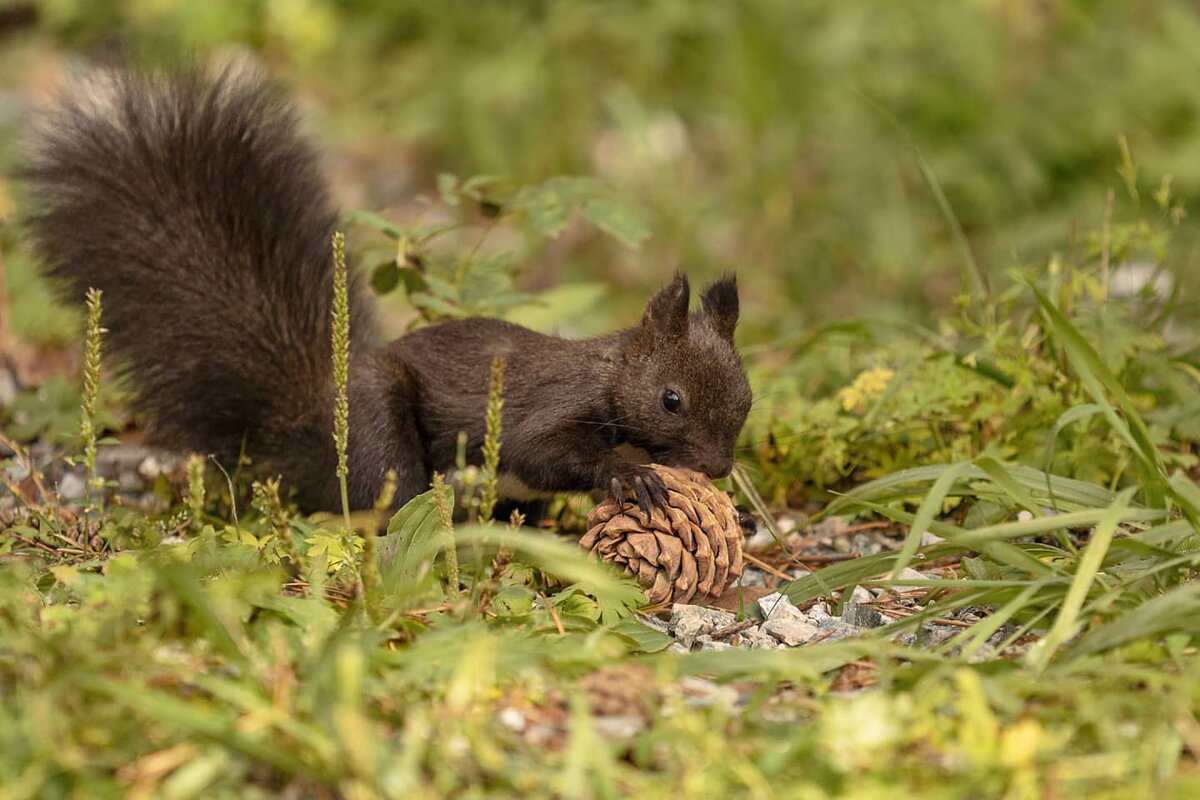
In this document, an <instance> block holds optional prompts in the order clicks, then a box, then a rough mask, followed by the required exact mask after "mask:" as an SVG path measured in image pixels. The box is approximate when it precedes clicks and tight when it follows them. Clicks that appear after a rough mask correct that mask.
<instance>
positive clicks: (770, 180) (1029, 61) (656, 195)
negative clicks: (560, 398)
mask: <svg viewBox="0 0 1200 800" xmlns="http://www.w3.org/2000/svg"><path fill="white" fill-rule="evenodd" d="M0 9H3V10H4V12H5V13H4V15H3V16H4V18H5V19H7V20H8V22H7V23H6V24H5V27H4V28H3V32H2V33H0V36H2V37H3V38H2V39H0V74H2V76H3V77H2V79H0V84H2V88H3V90H4V93H5V94H4V100H3V111H2V112H0V159H2V161H0V163H2V165H3V167H4V168H5V170H6V171H8V169H9V168H11V167H13V166H15V164H16V163H17V161H18V155H17V152H16V146H15V144H14V142H15V139H16V135H17V133H18V130H19V128H20V125H21V122H22V118H23V112H24V107H25V104H27V103H28V102H30V100H31V98H36V97H37V96H38V95H39V94H40V93H44V92H45V91H46V89H47V87H48V85H50V84H52V82H53V79H54V78H55V77H56V75H57V74H58V73H59V72H60V71H61V70H62V68H63V65H64V62H68V63H69V60H65V59H63V58H62V56H63V55H64V54H69V55H70V57H72V58H73V57H75V56H77V55H79V54H88V53H94V52H100V51H102V50H103V49H104V48H106V47H110V46H112V45H114V44H116V45H121V46H130V45H132V46H135V47H137V48H138V49H141V50H145V51H150V52H161V53H166V54H172V55H177V54H178V53H181V52H185V53H186V52H193V53H197V54H201V55H207V54H211V53H219V52H220V51H228V50H233V49H249V50H252V51H254V52H256V53H257V54H258V55H259V56H260V57H261V60H262V61H263V62H264V63H265V64H266V65H267V66H268V68H269V69H270V70H271V71H272V72H273V73H274V74H275V75H276V76H277V77H278V78H279V79H280V80H282V81H283V82H284V83H286V84H287V85H288V86H289V87H290V88H291V89H292V90H293V91H295V92H296V93H297V94H298V96H299V97H300V98H301V102H302V105H303V108H304V113H305V117H306V120H307V121H308V123H309V124H310V126H311V127H312V128H313V129H314V130H315V131H316V132H317V134H318V136H319V138H320V139H321V140H322V143H323V145H325V146H326V147H327V148H328V149H329V152H330V157H329V168H330V174H331V176H332V177H333V179H334V180H335V181H336V183H337V184H338V186H339V199H340V200H341V202H342V204H343V205H344V206H346V207H362V208H369V209H376V210H381V209H382V210H389V209H396V208H403V206H404V204H405V203H406V202H408V201H410V200H411V198H412V197H414V196H415V195H417V194H418V193H421V192H429V191H431V190H432V189H433V187H434V185H435V181H436V176H437V175H438V174H439V173H441V172H452V173H455V174H459V175H464V176H466V175H474V174H501V175H505V176H508V177H511V178H512V179H514V180H515V181H518V182H522V183H527V182H537V181H541V180H543V179H545V178H547V177H549V176H553V175H556V174H584V175H595V176H597V177H600V178H601V179H603V180H605V181H606V182H608V183H609V184H611V185H613V186H614V187H615V188H616V189H617V190H618V191H619V192H620V193H621V195H622V196H623V197H625V198H627V199H629V200H630V201H631V202H633V203H635V204H636V205H637V206H638V207H640V209H641V212H642V214H643V219H644V221H645V224H646V225H647V227H648V229H649V230H650V231H651V236H650V238H649V239H648V240H647V241H646V242H645V243H644V245H643V247H642V248H641V250H640V252H632V251H628V250H626V249H625V248H622V247H621V246H620V245H619V244H616V243H613V242H611V241H609V240H606V239H604V238H603V237H601V236H598V235H595V234H594V233H592V232H590V231H583V232H578V233H576V234H575V235H572V233H573V232H572V230H568V231H567V232H566V233H565V234H564V236H562V237H560V239H561V241H559V242H555V243H553V244H552V245H551V246H549V247H546V248H543V249H542V250H540V251H538V252H527V253H523V257H524V258H525V259H526V261H527V275H526V278H525V280H526V284H527V286H528V287H529V288H545V287H547V286H550V285H556V284H561V283H563V282H567V281H599V282H602V283H605V284H609V285H611V286H613V287H618V286H619V287H627V289H628V291H626V292H625V293H622V294H618V295H617V297H619V298H625V300H624V302H625V304H626V305H628V306H632V304H634V303H636V302H638V301H640V300H641V299H642V297H643V296H644V293H645V291H646V290H647V289H648V288H649V287H651V286H653V285H655V284H658V283H659V282H661V281H662V280H664V279H665V278H666V277H667V276H669V274H670V273H671V272H672V271H673V270H675V269H686V270H688V271H689V272H691V273H693V274H695V275H697V276H699V277H701V278H708V277H712V276H714V275H716V274H718V273H720V272H722V271H726V270H736V271H737V272H738V274H739V276H740V277H741V278H742V281H743V284H744V286H745V303H746V306H747V312H746V318H747V321H748V325H747V326H746V327H747V329H746V330H745V331H744V332H743V336H744V337H745V338H748V339H749V340H751V341H755V340H763V339H765V338H768V337H772V336H779V335H786V334H789V333H793V332H795V331H800V330H803V329H804V328H806V327H808V326H811V325H813V324H814V323H817V322H821V321H829V320H836V319H842V318H846V317H848V316H852V315H870V316H873V317H876V318H879V317H897V318H901V319H921V318H923V317H925V316H926V315H930V314H937V313H943V312H945V311H948V310H950V309H952V305H951V303H952V301H953V299H954V297H955V296H956V295H958V294H959V293H960V292H961V291H962V288H963V286H964V283H963V281H964V279H965V278H964V276H965V271H964V263H965V259H966V256H965V254H964V251H963V248H962V246H961V243H959V242H958V241H956V237H955V235H954V229H953V226H954V223H953V221H952V217H953V218H956V219H957V223H958V224H960V225H961V228H962V230H963V231H964V233H965V235H966V239H967V241H968V242H969V247H970V250H971V251H972V252H973V254H974V256H975V258H977V259H978V261H979V263H980V264H981V265H982V268H983V269H984V270H985V271H986V272H987V273H988V275H989V276H990V277H991V278H992V279H993V281H995V282H997V283H998V284H1002V283H1003V281H1004V275H1005V272H1006V270H1008V269H1009V268H1010V267H1013V266H1016V265H1031V264H1032V265H1038V264H1043V265H1044V264H1045V263H1046V261H1047V259H1048V257H1049V255H1050V254H1051V253H1052V252H1055V251H1057V250H1066V249H1069V248H1070V247H1072V246H1073V245H1074V244H1076V243H1075V242H1074V241H1073V236H1075V234H1074V232H1075V231H1077V230H1093V229H1097V228H1099V227H1100V224H1101V220H1102V217H1103V215H1104V208H1105V197H1106V192H1107V190H1108V188H1110V187H1113V186H1121V185H1122V178H1121V176H1120V175H1119V174H1118V169H1119V168H1120V166H1121V164H1122V151H1121V146H1120V145H1119V141H1120V139H1121V137H1124V138H1125V140H1126V141H1127V142H1128V146H1129V150H1130V152H1131V153H1132V156H1133V158H1134V160H1135V162H1136V164H1137V169H1138V175H1137V178H1136V182H1137V183H1138V184H1141V185H1142V191H1141V193H1140V199H1134V198H1133V197H1132V195H1131V194H1129V193H1128V192H1124V191H1122V192H1119V193H1118V194H1117V208H1116V210H1115V214H1116V215H1117V217H1118V218H1120V216H1121V215H1122V214H1123V213H1125V212H1126V211H1128V209H1127V208H1125V207H1126V206H1130V205H1136V204H1138V203H1139V202H1140V203H1141V204H1142V205H1143V206H1145V205H1147V204H1149V195H1150V193H1151V192H1152V191H1153V190H1154V189H1155V188H1157V187H1159V186H1160V185H1161V183H1160V182H1161V181H1162V180H1163V179H1164V177H1167V176H1169V180H1170V187H1171V190H1172V196H1173V198H1174V199H1175V200H1176V201H1181V202H1182V205H1183V206H1184V207H1185V208H1186V207H1187V206H1188V205H1189V204H1190V201H1193V200H1194V199H1195V198H1196V197H1197V195H1200V81H1197V76H1200V9H1198V8H1197V5H1196V4H1195V3H1194V2H1183V1H1182V0H1180V1H1179V2H1172V1H1170V0H1156V1H1155V2H1137V1H1136V0H1118V1H1115V2H1114V1H1111V0H1110V1H1107V2H1106V1H1104V0H1100V1H1099V2H1096V1H1094V0H1092V1H1088V2H1084V1H1083V0H1010V1H1009V2H1000V0H963V2H950V3H941V2H932V3H931V2H928V0H886V1H885V0H880V1H879V2H861V3H825V2H809V1H807V0H745V1H744V2H720V3H712V2H694V1H692V0H658V1H657V2H653V3H646V2H641V1H640V0H639V1H638V2H633V1H621V0H605V2H598V1H593V0H506V1H505V2H478V0H472V1H471V2H460V1H458V0H445V1H443V2H428V1H427V0H399V1H398V2H388V3H377V2H366V0H340V1H338V2H335V1H334V0H206V2H192V1H191V0H41V2H35V3H32V4H30V3H22V2H15V1H14V0H0ZM0 188H4V187H0ZM939 190H940V191H941V192H944V195H945V199H946V208H948V209H949V210H950V212H951V214H947V213H946V208H942V207H941V206H939V202H938V199H937V192H938V191H939ZM4 194H5V195H6V196H7V197H6V199H4V200H0V203H3V208H4V209H5V215H6V216H11V213H10V212H11V208H12V207H13V206H14V205H15V204H16V203H15V198H16V197H17V195H18V194H19V192H18V190H17V189H16V188H14V187H13V186H12V185H11V182H10V183H9V184H8V185H7V188H6V191H5V192H4ZM1195 234H1196V230H1195V226H1194V224H1193V223H1192V222H1191V221H1189V220H1185V221H1184V223H1183V225H1182V226H1181V228H1180V230H1179V233H1178V235H1176V236H1174V237H1173V238H1172V247H1173V248H1175V249H1176V250H1177V251H1179V252H1180V253H1182V255H1181V256H1179V257H1177V258H1173V259H1172V264H1173V268H1175V269H1184V268H1186V266H1187V265H1189V264H1192V263H1194V259H1191V258H1190V253H1191V250H1192V248H1193V247H1194V245H1195V242H1196V235H1195ZM5 239H6V245H7V246H8V248H9V249H10V250H11V249H13V241H12V239H13V235H12V233H11V231H9V232H6V234H5ZM9 260H10V261H18V262H19V261H20V257H19V255H17V256H12V257H11V258H10V259H9ZM1181 265H1182V266H1181ZM14 269H15V268H14ZM10 280H13V281H14V282H15V283H16V284H17V285H16V286H15V287H14V290H16V291H17V293H18V295H19V292H20V290H21V288H22V281H21V278H20V276H19V275H18V276H17V277H16V278H15V279H10ZM18 299H19V297H18ZM598 308H599V309H600V310H599V311H592V312H586V311H584V312H583V313H584V318H583V319H582V320H577V321H576V324H577V325H578V326H579V327H580V328H582V329H594V328H597V327H603V326H605V325H607V324H611V321H612V320H610V319H607V318H603V317H604V316H605V315H611V314H613V313H614V312H613V311H612V307H611V306H610V305H604V304H601V305H600V306H598ZM620 308H621V311H620V317H621V319H622V320H623V321H628V318H629V315H630V313H631V312H630V311H629V310H628V309H627V308H626V307H625V306H621V307H620ZM573 312H574V310H573ZM14 313H15V314H17V316H20V312H19V309H14ZM589 313H590V314H592V315H593V316H597V318H596V319H591V318H590V317H588V316H587V315H588V314H589ZM29 324H31V325H33V324H34V323H33V322H30V323H29ZM35 327H36V326H35Z"/></svg>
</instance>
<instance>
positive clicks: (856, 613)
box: [842, 603, 887, 628]
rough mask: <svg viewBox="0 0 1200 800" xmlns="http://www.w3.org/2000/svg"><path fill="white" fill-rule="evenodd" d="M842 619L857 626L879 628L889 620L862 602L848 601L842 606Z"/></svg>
mask: <svg viewBox="0 0 1200 800" xmlns="http://www.w3.org/2000/svg"><path fill="white" fill-rule="evenodd" d="M842 621H843V622H845V623H846V624H847V625H853V626H855V627H856V628H878V627H880V626H882V625H883V624H884V623H885V622H886V621H887V620H885V619H884V618H883V614H880V613H879V612H878V611H876V610H875V609H874V608H871V607H870V606H867V605H863V604H862V603H846V604H845V605H844V606H842Z"/></svg>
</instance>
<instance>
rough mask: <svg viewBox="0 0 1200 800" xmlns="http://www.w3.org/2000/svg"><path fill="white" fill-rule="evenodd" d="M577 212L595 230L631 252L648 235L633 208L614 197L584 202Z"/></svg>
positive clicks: (638, 247) (639, 246)
mask: <svg viewBox="0 0 1200 800" xmlns="http://www.w3.org/2000/svg"><path fill="white" fill-rule="evenodd" d="M579 212H580V213H581V214H583V216H585V217H586V218H587V219H588V220H589V221H590V222H591V223H592V224H593V225H595V226H596V227H597V228H599V229H600V230H602V231H604V232H605V233H607V234H608V235H609V236H612V237H613V238H615V239H617V240H618V241H620V242H621V243H622V244H624V245H625V246H626V247H629V248H632V249H633V250H638V249H640V248H641V246H642V240H643V239H645V238H646V237H647V236H648V235H649V230H648V229H647V228H646V226H645V224H644V223H643V222H642V221H641V220H640V219H639V218H638V217H637V215H636V213H635V212H634V210H633V207H632V206H630V205H629V204H627V203H623V202H621V201H619V200H617V199H616V198H615V197H595V198H592V199H590V200H585V201H584V202H583V205H581V206H580V207H579Z"/></svg>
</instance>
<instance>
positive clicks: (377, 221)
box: [341, 209, 407, 240]
mask: <svg viewBox="0 0 1200 800" xmlns="http://www.w3.org/2000/svg"><path fill="white" fill-rule="evenodd" d="M351 225H363V226H365V227H367V228H371V229H372V230H376V231H379V232H380V233H382V234H383V235H385V236H387V237H388V238H389V239H396V240H399V239H401V238H403V237H404V236H405V235H406V234H407V231H406V230H405V229H404V228H402V227H401V226H399V225H397V224H396V223H394V222H392V221H391V220H390V219H388V218H387V217H385V216H383V215H381V214H376V213H375V212H374V211H365V210H363V209H356V210H354V211H351V212H350V213H349V214H347V215H346V216H345V217H343V219H342V225H341V227H343V228H347V227H350V226H351Z"/></svg>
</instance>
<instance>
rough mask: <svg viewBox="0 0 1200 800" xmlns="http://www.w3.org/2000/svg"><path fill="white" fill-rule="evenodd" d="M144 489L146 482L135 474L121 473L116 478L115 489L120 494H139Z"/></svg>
mask: <svg viewBox="0 0 1200 800" xmlns="http://www.w3.org/2000/svg"><path fill="white" fill-rule="evenodd" d="M145 488H146V482H145V481H143V480H142V479H141V477H139V476H138V474H137V473H135V472H122V473H121V474H120V475H118V476H117V489H118V490H119V491H122V492H129V493H132V492H140V491H142V490H143V489H145Z"/></svg>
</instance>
